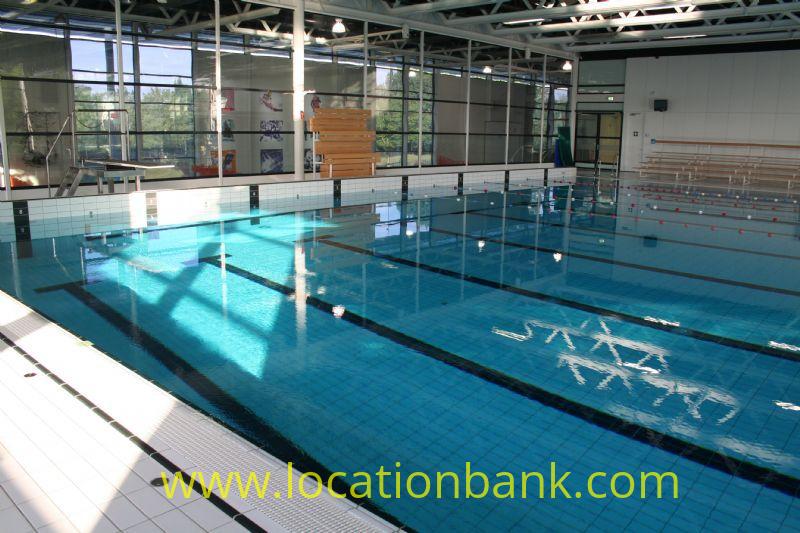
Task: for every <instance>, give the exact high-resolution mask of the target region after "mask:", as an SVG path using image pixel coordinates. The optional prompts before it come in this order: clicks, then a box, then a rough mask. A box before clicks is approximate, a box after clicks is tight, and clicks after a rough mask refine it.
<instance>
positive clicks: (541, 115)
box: [539, 55, 547, 163]
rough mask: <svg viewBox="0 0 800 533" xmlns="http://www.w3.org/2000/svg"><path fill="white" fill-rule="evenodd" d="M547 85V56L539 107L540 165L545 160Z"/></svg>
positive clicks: (543, 63)
mask: <svg viewBox="0 0 800 533" xmlns="http://www.w3.org/2000/svg"><path fill="white" fill-rule="evenodd" d="M546 85H547V55H545V56H543V57H542V93H541V106H539V109H540V112H539V163H541V162H542V160H543V159H544V120H545V118H544V93H545V86H546Z"/></svg>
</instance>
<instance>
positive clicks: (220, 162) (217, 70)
mask: <svg viewBox="0 0 800 533" xmlns="http://www.w3.org/2000/svg"><path fill="white" fill-rule="evenodd" d="M219 3H220V0H214V86H215V91H216V93H217V95H216V96H217V97H216V99H215V106H214V107H215V109H214V115H215V117H216V122H217V124H216V130H217V183H218V184H219V185H222V173H223V172H222V171H223V166H224V164H225V157H224V156H223V154H222V51H221V48H220V38H221V36H220V27H219Z"/></svg>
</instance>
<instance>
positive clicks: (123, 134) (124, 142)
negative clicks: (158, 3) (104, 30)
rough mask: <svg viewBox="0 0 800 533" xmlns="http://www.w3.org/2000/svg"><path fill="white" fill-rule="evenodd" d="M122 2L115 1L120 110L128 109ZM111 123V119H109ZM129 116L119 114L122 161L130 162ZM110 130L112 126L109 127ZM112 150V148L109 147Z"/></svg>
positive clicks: (124, 113) (122, 113) (123, 113)
mask: <svg viewBox="0 0 800 533" xmlns="http://www.w3.org/2000/svg"><path fill="white" fill-rule="evenodd" d="M120 2H121V0H114V26H115V28H116V32H117V35H116V48H117V92H118V93H119V95H118V101H119V108H120V110H123V109H127V108H126V107H125V61H124V58H123V54H122V8H121V6H120ZM109 122H110V119H109ZM127 122H128V114H127V113H126V112H124V111H120V113H119V136H120V143H119V144H120V151H121V152H122V160H123V161H127V160H128V143H129V142H130V140H129V139H128V133H127V132H128V130H129V129H130V128H129V127H128V125H127ZM109 129H110V126H109ZM109 148H110V147H109Z"/></svg>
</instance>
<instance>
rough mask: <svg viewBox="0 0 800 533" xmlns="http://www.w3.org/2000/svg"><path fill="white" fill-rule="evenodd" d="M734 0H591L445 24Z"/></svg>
mask: <svg viewBox="0 0 800 533" xmlns="http://www.w3.org/2000/svg"><path fill="white" fill-rule="evenodd" d="M730 1H731V0H677V1H675V2H668V1H665V0H608V1H606V2H592V3H586V4H574V5H569V6H555V7H550V8H547V7H540V8H538V9H528V10H524V11H512V12H507V13H494V14H491V15H478V16H474V17H457V18H451V19H447V20H446V21H445V24H447V25H448V26H458V25H464V24H488V23H495V22H510V21H518V20H526V19H531V18H545V19H555V18H569V17H580V16H584V15H603V14H616V13H619V12H620V11H629V10H640V9H658V8H672V7H688V6H693V5H711V4H726V3H730Z"/></svg>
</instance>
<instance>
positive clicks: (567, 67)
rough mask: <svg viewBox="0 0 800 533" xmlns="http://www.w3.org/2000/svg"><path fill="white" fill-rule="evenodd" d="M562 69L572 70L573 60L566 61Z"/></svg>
mask: <svg viewBox="0 0 800 533" xmlns="http://www.w3.org/2000/svg"><path fill="white" fill-rule="evenodd" d="M561 70H566V71H570V70H572V62H571V61H564V64H563V65H561Z"/></svg>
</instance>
